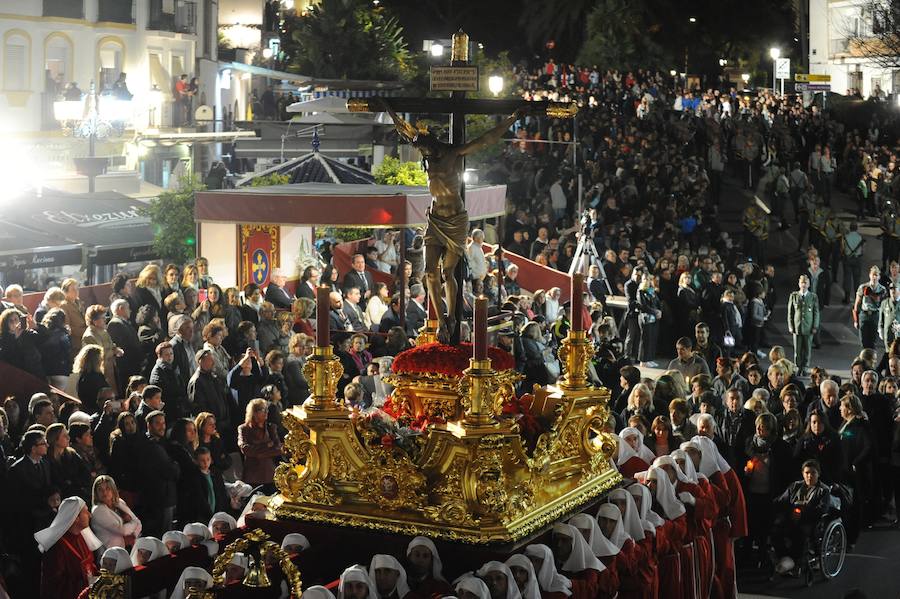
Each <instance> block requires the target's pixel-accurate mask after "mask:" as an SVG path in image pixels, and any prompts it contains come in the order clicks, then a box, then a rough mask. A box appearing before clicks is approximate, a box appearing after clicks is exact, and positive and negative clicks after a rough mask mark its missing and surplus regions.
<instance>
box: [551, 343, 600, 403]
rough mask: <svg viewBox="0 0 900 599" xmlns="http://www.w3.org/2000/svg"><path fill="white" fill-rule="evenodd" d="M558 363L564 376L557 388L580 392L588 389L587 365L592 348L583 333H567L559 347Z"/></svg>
mask: <svg viewBox="0 0 900 599" xmlns="http://www.w3.org/2000/svg"><path fill="white" fill-rule="evenodd" d="M558 355H559V361H560V362H561V363H562V365H563V368H564V370H565V374H563V376H562V377H560V380H559V386H560V388H561V389H565V390H566V391H581V390H584V389H588V388H590V385H589V384H588V378H587V370H588V364H589V363H590V361H591V358H593V357H594V346H593V344H591V342H590V341H589V340H588V338H587V332H585V331H571V330H570V331H569V334H568V335H567V336H566V338H565V339H563V340H562V342H561V343H560V346H559V352H558Z"/></svg>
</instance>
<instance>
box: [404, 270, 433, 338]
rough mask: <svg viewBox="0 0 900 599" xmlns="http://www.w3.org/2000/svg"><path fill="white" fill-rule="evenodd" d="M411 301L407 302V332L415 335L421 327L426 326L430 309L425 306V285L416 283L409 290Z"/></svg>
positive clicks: (412, 335)
mask: <svg viewBox="0 0 900 599" xmlns="http://www.w3.org/2000/svg"><path fill="white" fill-rule="evenodd" d="M409 295H410V298H409V301H408V302H407V303H406V334H407V335H409V336H410V337H415V336H416V335H418V334H419V329H421V328H422V327H424V326H425V319H426V318H428V309H427V308H426V307H425V301H426V300H425V287H423V286H422V284H421V283H416V284H415V285H413V286H412V287H411V288H410V290H409Z"/></svg>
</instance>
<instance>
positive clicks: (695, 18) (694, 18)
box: [688, 17, 697, 23]
mask: <svg viewBox="0 0 900 599" xmlns="http://www.w3.org/2000/svg"><path fill="white" fill-rule="evenodd" d="M688 21H690V22H691V23H696V22H697V17H691V18H690V19H688Z"/></svg>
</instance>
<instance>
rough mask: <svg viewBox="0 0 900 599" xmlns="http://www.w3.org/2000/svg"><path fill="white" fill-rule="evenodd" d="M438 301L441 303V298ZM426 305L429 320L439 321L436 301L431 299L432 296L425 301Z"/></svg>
mask: <svg viewBox="0 0 900 599" xmlns="http://www.w3.org/2000/svg"><path fill="white" fill-rule="evenodd" d="M436 299H437V301H441V298H436ZM425 303H426V304H428V320H437V319H438V315H437V310H436V309H435V307H434V300H433V299H432V298H431V296H428V298H427V299H426V300H425Z"/></svg>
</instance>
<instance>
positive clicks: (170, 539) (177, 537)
mask: <svg viewBox="0 0 900 599" xmlns="http://www.w3.org/2000/svg"><path fill="white" fill-rule="evenodd" d="M162 542H163V544H164V545H165V546H166V549H168V550H169V553H175V552H176V551H179V550H180V549H184V548H185V547H190V546H191V541H190V539H188V538H187V535H186V534H184V533H183V532H181V531H180V530H170V531H169V532H167V533H166V534H164V535H163V538H162Z"/></svg>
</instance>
